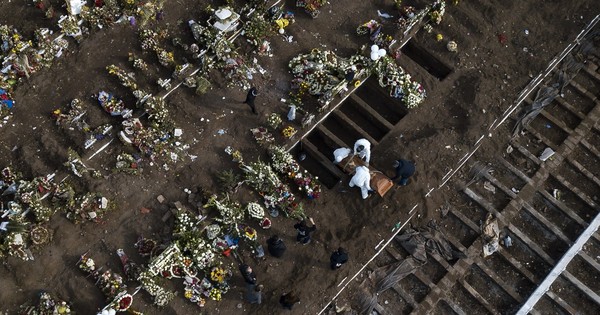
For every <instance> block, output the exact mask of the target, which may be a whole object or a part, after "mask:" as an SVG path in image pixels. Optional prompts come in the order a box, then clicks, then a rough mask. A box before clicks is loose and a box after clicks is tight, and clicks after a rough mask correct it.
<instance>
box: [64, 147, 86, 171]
mask: <svg viewBox="0 0 600 315" xmlns="http://www.w3.org/2000/svg"><path fill="white" fill-rule="evenodd" d="M67 152H68V160H67V162H65V163H64V165H65V166H66V167H67V168H69V169H70V170H71V172H73V174H75V176H77V177H82V176H83V174H85V173H87V172H88V171H89V168H88V167H87V166H85V164H83V161H82V160H81V156H79V153H77V152H76V151H75V150H73V149H72V148H69V149H68V150H67Z"/></svg>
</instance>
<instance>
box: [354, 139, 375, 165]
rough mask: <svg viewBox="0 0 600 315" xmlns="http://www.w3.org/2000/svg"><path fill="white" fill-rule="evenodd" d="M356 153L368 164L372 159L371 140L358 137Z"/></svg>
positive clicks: (355, 143)
mask: <svg viewBox="0 0 600 315" xmlns="http://www.w3.org/2000/svg"><path fill="white" fill-rule="evenodd" d="M354 155H358V157H359V158H361V159H363V160H365V162H366V163H367V165H369V161H370V160H371V142H369V140H367V139H358V140H356V142H354Z"/></svg>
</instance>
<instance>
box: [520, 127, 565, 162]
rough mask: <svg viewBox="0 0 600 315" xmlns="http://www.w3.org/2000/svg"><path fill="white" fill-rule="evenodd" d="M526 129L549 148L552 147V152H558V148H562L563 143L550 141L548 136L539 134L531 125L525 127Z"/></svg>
mask: <svg viewBox="0 0 600 315" xmlns="http://www.w3.org/2000/svg"><path fill="white" fill-rule="evenodd" d="M525 129H526V130H527V131H529V133H531V134H532V135H534V136H535V137H536V138H538V139H539V140H542V142H543V143H544V144H545V145H546V146H547V147H550V148H551V149H552V150H554V152H558V148H559V147H560V145H561V143H554V142H552V141H550V139H548V138H546V136H544V135H542V134H541V133H539V132H538V131H537V130H535V129H534V128H533V127H531V125H529V124H528V125H526V126H525ZM555 156H556V155H555Z"/></svg>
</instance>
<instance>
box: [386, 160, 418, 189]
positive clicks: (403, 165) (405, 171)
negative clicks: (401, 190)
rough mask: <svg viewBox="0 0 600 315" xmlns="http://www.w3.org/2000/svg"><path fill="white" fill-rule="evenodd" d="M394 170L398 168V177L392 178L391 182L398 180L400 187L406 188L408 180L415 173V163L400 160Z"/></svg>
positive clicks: (396, 162) (395, 162)
mask: <svg viewBox="0 0 600 315" xmlns="http://www.w3.org/2000/svg"><path fill="white" fill-rule="evenodd" d="M394 168H396V176H394V177H393V178H391V180H394V181H395V180H398V185H400V186H406V184H408V178H409V177H411V176H413V174H414V173H415V163H413V162H411V161H409V160H404V159H399V160H396V161H394Z"/></svg>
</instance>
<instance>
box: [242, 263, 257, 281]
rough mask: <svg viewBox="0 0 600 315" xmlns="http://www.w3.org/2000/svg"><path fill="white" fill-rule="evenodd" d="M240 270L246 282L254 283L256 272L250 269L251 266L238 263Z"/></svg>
mask: <svg viewBox="0 0 600 315" xmlns="http://www.w3.org/2000/svg"><path fill="white" fill-rule="evenodd" d="M240 272H241V273H242V277H244V281H246V283H247V284H252V285H255V284H256V274H255V273H254V271H252V268H251V267H250V266H248V265H246V264H241V265H240Z"/></svg>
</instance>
